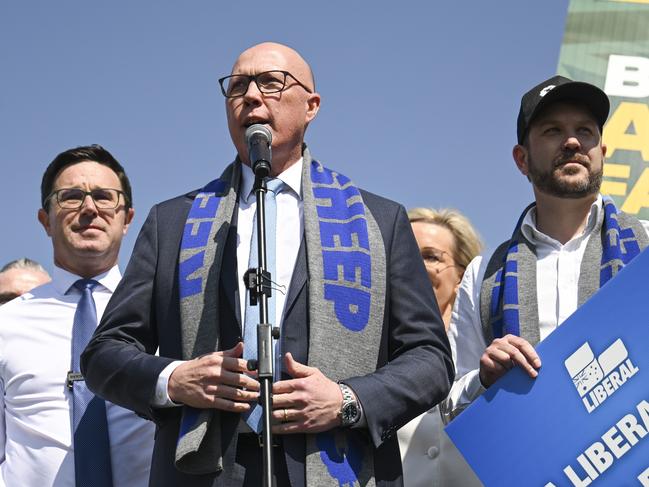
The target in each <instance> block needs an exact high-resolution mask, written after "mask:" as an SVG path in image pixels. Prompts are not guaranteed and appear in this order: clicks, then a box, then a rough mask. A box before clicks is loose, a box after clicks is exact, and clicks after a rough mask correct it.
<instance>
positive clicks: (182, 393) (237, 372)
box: [168, 343, 259, 413]
mask: <svg viewBox="0 0 649 487" xmlns="http://www.w3.org/2000/svg"><path fill="white" fill-rule="evenodd" d="M242 353H243V343H238V344H237V345H236V346H235V347H234V348H231V349H230V350H224V351H222V352H214V353H209V354H207V355H203V356H201V357H198V358H195V359H193V360H189V361H188V362H185V363H184V364H182V365H179V366H178V367H177V368H176V370H174V371H173V372H172V373H171V376H170V377H169V385H168V392H169V398H170V399H171V400H172V401H174V402H178V403H182V404H186V405H188V406H192V407H195V408H201V409H206V408H216V409H223V410H225V411H233V412H237V413H240V412H244V411H248V410H249V409H250V407H251V406H250V403H251V402H255V401H257V399H258V397H259V392H258V391H259V382H258V381H257V380H255V379H253V378H251V377H249V376H248V375H246V374H250V371H248V369H247V368H246V363H247V361H246V360H243V359H241V358H239V357H241V354H242Z"/></svg>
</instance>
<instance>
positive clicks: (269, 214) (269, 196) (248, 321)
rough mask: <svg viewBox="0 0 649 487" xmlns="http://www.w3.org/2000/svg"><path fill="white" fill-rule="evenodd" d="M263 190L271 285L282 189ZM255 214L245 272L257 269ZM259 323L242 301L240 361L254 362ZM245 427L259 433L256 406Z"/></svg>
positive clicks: (273, 184) (275, 184)
mask: <svg viewBox="0 0 649 487" xmlns="http://www.w3.org/2000/svg"><path fill="white" fill-rule="evenodd" d="M266 186H267V188H268V192H267V193H266V200H265V203H266V264H267V268H268V272H270V275H271V279H272V280H273V281H275V280H276V279H277V275H276V265H275V261H276V250H275V240H276V238H275V235H276V233H277V200H276V196H277V195H278V194H279V193H281V192H282V190H283V189H284V186H285V185H284V182H283V181H282V180H280V179H275V178H273V179H268V181H267V183H266ZM257 252H258V249H257V214H256V213H255V217H254V218H253V222H252V238H251V239H250V259H249V260H248V268H249V269H256V268H257V266H258V263H257V262H258V256H257ZM268 320H269V321H270V322H271V323H274V322H275V292H273V296H271V298H270V299H269V300H268ZM258 323H259V306H250V298H249V297H248V299H247V300H246V317H245V323H244V335H243V343H244V349H243V358H244V359H246V360H250V359H256V358H257V324H258ZM278 348H279V347H278V344H277V343H276V340H275V339H273V356H274V357H275V376H276V377H278V372H279V369H278V367H277V365H278V363H277V362H278V360H277V357H278V356H279V350H278ZM244 417H245V418H246V423H248V426H250V428H252V430H253V431H255V432H256V433H259V432H260V431H261V420H262V409H261V406H260V405H259V404H255V406H254V407H253V408H252V409H251V410H250V411H249V412H248V413H245V414H244Z"/></svg>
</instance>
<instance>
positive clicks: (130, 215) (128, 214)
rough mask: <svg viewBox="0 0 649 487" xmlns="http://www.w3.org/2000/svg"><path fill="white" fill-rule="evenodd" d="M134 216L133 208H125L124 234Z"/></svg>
mask: <svg viewBox="0 0 649 487" xmlns="http://www.w3.org/2000/svg"><path fill="white" fill-rule="evenodd" d="M134 216H135V210H134V209H133V208H129V209H128V210H126V218H125V219H124V235H126V232H127V231H128V226H129V225H130V224H131V222H132V221H133V217H134Z"/></svg>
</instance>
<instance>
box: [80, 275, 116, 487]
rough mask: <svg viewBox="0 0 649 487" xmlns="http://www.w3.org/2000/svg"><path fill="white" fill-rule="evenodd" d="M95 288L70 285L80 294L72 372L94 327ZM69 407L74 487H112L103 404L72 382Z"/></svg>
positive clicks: (86, 283) (90, 284)
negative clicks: (71, 429) (70, 405)
mask: <svg viewBox="0 0 649 487" xmlns="http://www.w3.org/2000/svg"><path fill="white" fill-rule="evenodd" d="M97 284H99V283H98V282H97V281H93V280H92V279H79V280H78V281H77V282H75V283H74V287H75V288H77V289H78V290H79V291H81V299H80V300H79V303H78V304H77V310H76V312H75V313H74V324H73V327H72V364H71V365H72V372H79V371H80V370H81V368H80V366H79V358H80V356H81V352H83V350H84V348H86V345H88V342H89V341H90V337H91V336H92V334H93V332H94V331H95V328H96V327H97V310H96V308H95V301H94V299H93V298H92V291H93V289H94V288H95V286H97ZM72 404H73V407H72V418H73V422H72V424H73V427H74V429H73V431H74V442H73V445H74V476H75V481H76V487H112V485H113V474H112V469H111V464H110V444H109V441H108V420H107V419H106V403H105V402H104V400H103V399H101V398H99V397H96V396H95V395H94V394H93V393H92V392H90V390H88V388H87V387H86V383H85V381H83V380H75V381H73V382H72Z"/></svg>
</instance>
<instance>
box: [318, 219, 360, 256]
mask: <svg viewBox="0 0 649 487" xmlns="http://www.w3.org/2000/svg"><path fill="white" fill-rule="evenodd" d="M354 237H355V238H356V242H354ZM320 241H321V242H322V246H323V247H354V246H355V245H358V246H360V247H362V248H364V249H366V250H370V242H369V240H368V234H367V222H366V221H365V220H364V219H363V218H356V219H355V220H352V221H350V222H345V223H338V222H325V221H321V222H320Z"/></svg>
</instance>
